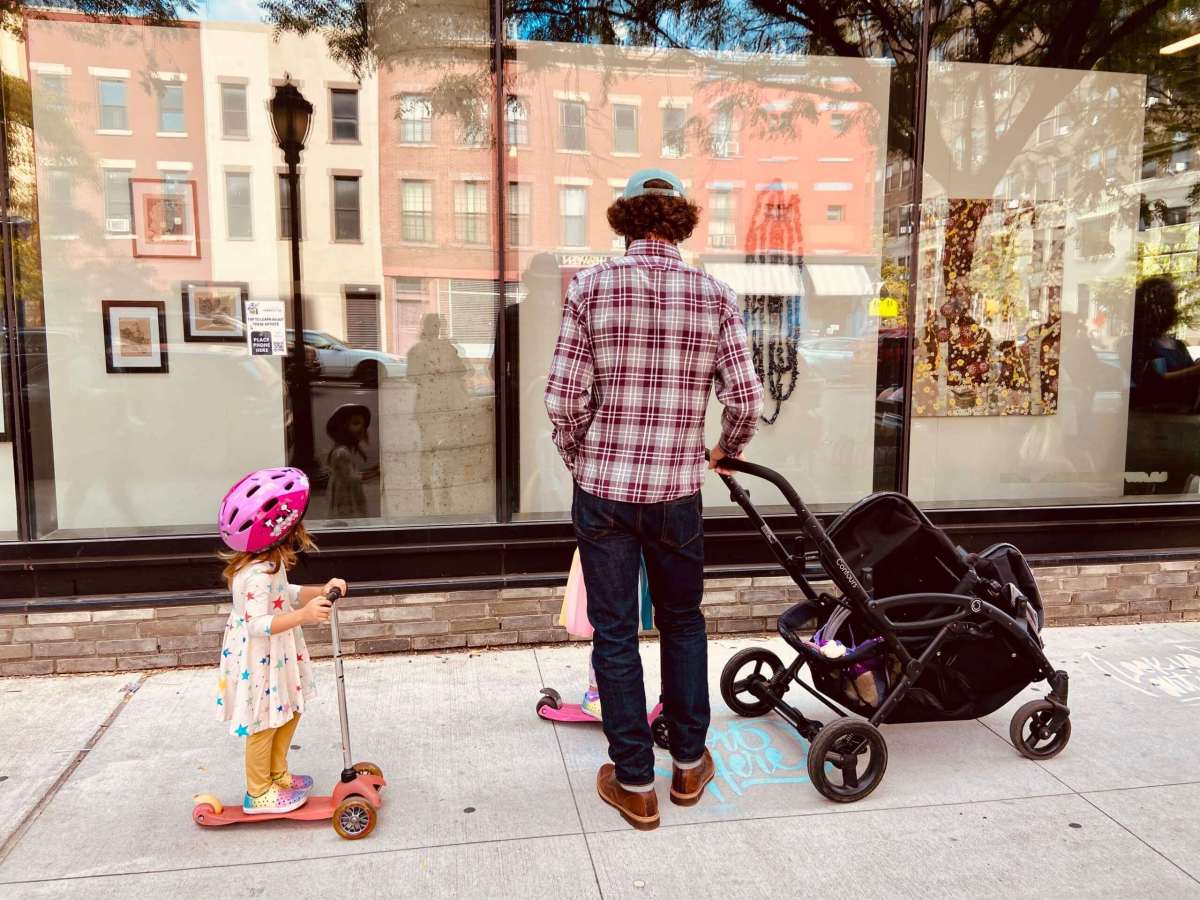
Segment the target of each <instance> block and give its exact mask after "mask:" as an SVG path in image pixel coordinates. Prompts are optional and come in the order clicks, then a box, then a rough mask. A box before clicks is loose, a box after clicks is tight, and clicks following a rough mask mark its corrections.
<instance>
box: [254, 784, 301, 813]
mask: <svg viewBox="0 0 1200 900" xmlns="http://www.w3.org/2000/svg"><path fill="white" fill-rule="evenodd" d="M307 800H308V794H306V793H304V792H303V791H293V790H289V789H287V788H281V787H278V786H277V785H274V784H273V785H271V786H270V787H269V788H267V789H266V790H265V791H263V793H262V794H260V795H259V796H257V797H251V796H250V795H249V794H246V796H245V798H243V800H242V812H244V813H245V814H246V815H248V816H253V815H258V814H261V813H276V814H278V813H287V812H291V811H292V810H293V809H299V808H300V807H302V806H303V805H304V804H305V802H306V801H307Z"/></svg>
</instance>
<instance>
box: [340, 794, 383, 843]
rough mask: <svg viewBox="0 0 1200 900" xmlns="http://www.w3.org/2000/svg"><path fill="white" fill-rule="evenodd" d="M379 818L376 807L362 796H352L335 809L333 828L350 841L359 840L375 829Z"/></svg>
mask: <svg viewBox="0 0 1200 900" xmlns="http://www.w3.org/2000/svg"><path fill="white" fill-rule="evenodd" d="M377 819H378V814H377V813H376V812H375V807H373V806H372V805H371V804H370V803H368V802H367V801H366V800H364V799H363V798H362V797H351V798H350V799H348V800H344V801H342V803H341V805H339V806H338V808H337V809H335V810H334V811H333V830H334V831H336V832H337V833H338V834H339V835H341V836H342V837H344V838H345V839H346V840H348V841H357V840H359V839H361V838H365V837H366V836H367V835H368V834H370V833H371V832H372V831H373V830H374V829H375V822H376V821H377Z"/></svg>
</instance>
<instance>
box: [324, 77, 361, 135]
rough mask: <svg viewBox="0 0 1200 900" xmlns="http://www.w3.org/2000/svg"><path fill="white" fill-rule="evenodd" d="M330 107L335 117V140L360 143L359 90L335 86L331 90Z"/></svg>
mask: <svg viewBox="0 0 1200 900" xmlns="http://www.w3.org/2000/svg"><path fill="white" fill-rule="evenodd" d="M329 107H330V113H331V115H332V118H333V134H332V138H333V140H334V141H336V142H345V143H350V144H356V143H358V91H356V90H351V89H349V88H334V89H333V90H331V91H330V92H329Z"/></svg>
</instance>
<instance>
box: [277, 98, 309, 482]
mask: <svg viewBox="0 0 1200 900" xmlns="http://www.w3.org/2000/svg"><path fill="white" fill-rule="evenodd" d="M312 114H313V105H312V104H311V103H309V102H308V101H307V100H305V99H304V95H303V94H301V93H300V91H299V90H298V89H297V88H296V86H295V85H294V84H292V79H291V76H288V78H287V80H286V82H285V83H284V84H281V85H278V86H277V87H276V88H275V96H274V97H272V98H271V126H272V127H273V128H274V130H275V141H276V143H278V144H279V149H281V150H282V151H283V160H284V162H285V163H287V185H288V198H289V200H290V202H289V203H288V226H289V228H288V230H289V237H290V238H291V249H292V346H291V353H290V354H289V355H290V363H291V372H292V385H293V390H292V426H293V427H292V430H293V454H294V456H293V464H294V465H295V466H297V468H300V469H302V470H304V471H305V472H308V473H309V474H310V475H312V474H313V471H312V470H313V468H314V460H313V410H312V385H311V384H310V382H309V377H308V366H307V365H306V362H305V358H304V301H303V298H302V296H301V287H300V176H299V173H298V171H297V169H298V167H299V165H300V154H301V152H303V150H304V141H305V139H306V138H307V137H308V129H309V127H310V126H311V125H312Z"/></svg>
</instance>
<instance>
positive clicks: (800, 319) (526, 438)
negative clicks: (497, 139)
mask: <svg viewBox="0 0 1200 900" xmlns="http://www.w3.org/2000/svg"><path fill="white" fill-rule="evenodd" d="M818 7H819V8H818ZM605 9H606V10H608V11H607V12H605V11H598V9H597V8H596V7H587V8H586V10H585V9H584V7H583V6H582V5H578V4H574V3H571V2H566V3H561V4H557V5H556V6H555V10H556V11H557V14H556V15H555V16H551V17H542V16H539V15H538V14H536V13H534V12H532V11H531V12H526V11H525V10H524V7H523V6H521V5H520V4H517V3H513V4H510V5H509V6H508V11H509V23H508V29H507V33H508V35H509V36H510V40H509V41H508V51H509V52H508V56H510V57H511V60H512V61H511V62H509V63H508V64H507V66H506V70H505V77H506V79H507V80H506V91H507V92H508V93H510V94H512V95H515V96H518V97H520V98H521V100H522V101H523V102H524V103H525V104H526V106H527V107H528V110H529V122H530V137H531V139H530V144H529V145H528V147H527V148H518V149H517V150H515V151H513V150H511V149H510V150H509V152H507V153H506V154H505V157H504V158H505V161H506V169H507V173H506V174H507V177H508V178H509V179H510V180H512V181H514V182H518V183H521V184H527V185H528V191H529V194H530V196H531V202H532V205H533V208H534V209H535V210H536V214H535V215H534V216H533V217H532V222H531V224H530V229H529V230H530V235H529V237H530V240H529V241H528V242H525V241H522V242H520V243H518V242H514V241H511V240H510V242H509V243H510V246H512V247H515V249H512V250H510V251H509V254H508V260H507V261H508V268H510V269H512V268H515V269H516V270H517V273H518V277H519V280H520V291H519V294H518V297H519V328H518V331H519V354H518V359H519V385H520V403H519V421H520V431H519V433H520V438H519V452H518V454H517V455H518V456H519V469H520V473H519V485H520V491H519V501H518V505H519V511H520V514H521V515H524V516H539V515H541V516H563V515H565V514H566V511H567V510H568V507H569V505H570V478H569V475H568V474H567V472H566V470H565V468H564V467H563V465H562V463H561V461H560V460H559V458H558V455H557V453H556V451H555V448H554V445H553V444H552V442H551V440H550V426H549V423H548V421H547V419H546V413H545V410H544V407H543V403H542V394H543V390H544V387H545V381H546V373H547V370H548V367H549V361H550V356H551V352H552V350H553V346H554V341H555V337H556V335H557V332H558V328H559V322H560V319H561V309H562V301H563V296H564V292H565V289H566V286H567V284H568V283H569V281H570V279H571V277H572V276H573V275H574V273H576V272H578V271H579V270H581V269H583V268H585V267H588V266H592V265H595V264H597V263H601V262H603V261H604V260H606V259H608V258H611V257H613V256H618V255H620V254H622V253H623V252H624V242H623V240H622V239H620V238H615V236H614V234H613V231H612V230H611V228H610V227H609V226H608V222H607V219H606V213H607V210H608V208H609V206H610V204H611V203H612V202H613V200H614V198H615V197H616V196H618V195H619V194H620V193H621V190H622V189H623V187H624V185H625V183H626V180H627V179H628V178H629V176H630V175H631V174H632V173H633V172H634V171H635V170H636V169H638V168H642V167H645V166H658V167H663V168H667V169H670V170H671V171H672V172H674V173H675V174H677V175H678V176H679V177H680V178H681V179H682V180H683V183H684V185H685V187H686V189H687V192H688V194H689V195H690V196H691V197H692V198H693V199H694V200H695V202H696V203H697V204H698V205H699V206H700V207H701V210H702V211H701V218H700V224H699V226H698V227H697V229H696V231H695V233H694V234H693V235H692V237H691V238H690V239H689V240H687V241H685V242H684V243H683V244H682V245H681V247H680V249H681V252H682V255H683V258H684V260H685V262H687V263H689V264H691V265H693V266H697V267H699V268H702V269H704V270H705V271H707V272H709V273H711V274H712V275H714V276H715V277H717V278H719V279H721V280H722V281H725V282H726V283H727V284H729V285H730V286H731V287H733V288H734V289H735V290H736V291H737V293H738V295H739V298H740V301H739V302H740V304H741V309H742V311H743V317H744V319H745V321H746V324H747V329H748V332H749V335H750V340H751V344H752V352H753V354H754V358H755V361H756V365H757V367H758V369H759V373H760V377H761V378H762V379H763V381H764V383H765V386H766V393H767V404H766V408H765V410H764V420H763V421H762V422H761V423H760V427H759V432H758V435H757V436H756V437H755V438H754V440H753V442H752V443H751V445H750V447H749V449H748V456H749V457H750V458H753V459H757V460H761V461H762V462H764V463H766V464H768V465H771V466H773V467H776V468H778V469H779V470H781V471H782V472H784V473H785V474H786V475H787V477H788V478H789V479H791V480H792V482H793V483H794V484H795V485H796V486H797V487H798V488H799V489H800V490H801V492H802V493H803V494H804V496H805V497H806V499H808V500H809V501H811V502H813V503H814V504H816V505H818V506H819V505H822V504H833V505H838V504H845V503H847V502H849V501H852V500H854V499H857V498H858V497H860V496H862V495H863V494H865V493H868V492H870V491H871V489H872V487H873V486H875V484H876V483H877V482H878V483H880V484H881V486H884V487H894V486H895V478H896V453H895V447H896V442H897V441H898V438H899V426H898V422H899V421H901V420H902V405H901V401H900V400H899V399H898V398H897V397H896V395H895V392H896V390H897V389H898V388H899V386H900V383H901V381H902V378H901V375H900V373H901V372H902V371H903V358H902V356H899V355H898V354H897V353H892V356H895V357H896V359H895V360H891V359H890V358H889V361H888V364H887V365H886V366H883V364H882V362H881V355H880V354H881V349H882V348H883V347H884V345H885V344H889V345H894V347H895V348H896V349H899V348H902V347H903V342H904V337H903V329H902V325H903V322H904V316H905V309H904V307H905V306H906V305H907V303H906V299H907V294H906V290H905V282H904V279H903V277H902V276H898V275H897V273H896V272H895V266H896V264H895V263H894V262H892V261H891V260H893V259H898V258H900V257H902V256H906V255H907V254H908V250H907V249H906V247H905V245H904V240H903V239H902V238H899V237H897V238H896V239H895V240H891V241H889V240H887V236H886V235H885V233H884V231H883V222H884V211H885V208H886V206H887V205H888V204H889V203H894V204H896V205H899V204H900V201H901V199H902V196H901V195H902V193H903V191H904V190H907V194H905V195H904V196H907V198H908V201H909V202H911V181H910V182H909V184H908V185H907V186H906V187H905V188H901V187H900V186H899V185H897V186H896V191H895V194H894V196H893V195H888V196H886V197H885V190H884V167H885V165H886V164H887V162H888V161H889V146H891V147H893V148H895V149H894V150H893V155H894V156H895V158H897V159H902V158H908V157H907V154H906V153H905V149H904V148H905V147H906V146H907V141H908V140H909V138H910V137H911V126H910V125H907V124H904V123H906V119H905V116H906V115H907V113H908V110H907V106H906V105H905V102H906V101H904V100H903V99H902V100H901V101H900V106H899V109H895V108H893V104H892V92H893V89H894V88H893V84H894V75H895V70H896V65H895V64H894V62H893V61H891V60H888V59H885V58H876V57H882V56H883V52H882V47H883V46H884V44H883V41H885V39H887V38H888V37H889V35H884V34H882V33H879V32H875V31H872V29H873V28H874V27H875V25H874V24H873V23H872V22H870V21H862V20H860V18H859V17H858V16H857V13H856V14H854V15H853V16H847V18H845V19H842V18H840V17H839V14H838V13H836V12H833V11H830V10H829V8H828V5H827V4H819V5H818V4H811V8H810V5H809V4H804V3H802V4H799V5H798V6H796V7H795V9H796V10H797V12H795V14H794V15H793V13H792V12H786V13H785V12H781V11H777V9H776V7H775V6H774V5H771V4H766V3H757V2H751V3H747V4H743V3H729V4H720V3H718V4H711V5H708V6H706V7H705V8H704V10H703V11H699V10H698V11H697V12H696V14H695V19H694V20H692V19H689V20H688V22H689V24H687V25H684V23H683V22H682V21H681V19H679V18H678V8H677V7H676V6H672V5H671V4H666V3H663V4H654V3H651V4H642V5H639V6H638V7H637V8H636V9H631V8H626V7H622V8H621V9H620V10H617V9H615V8H608V7H606V8H605ZM789 9H792V8H789ZM816 18H820V19H821V20H822V21H824V22H826V25H824V26H823V28H824V31H823V32H822V34H821V36H820V37H817V36H816V35H815V34H814V32H813V30H812V29H811V28H810V25H811V23H812V21H814V20H815V19H816ZM890 24H891V26H892V30H891V32H890V33H889V34H890V36H895V34H896V33H897V31H899V32H900V33H902V34H903V35H904V36H906V37H911V36H912V35H913V34H914V32H913V31H912V27H913V26H912V23H911V22H910V21H908V20H905V21H903V22H901V23H899V24H897V23H890ZM735 33H737V34H742V35H744V38H739V39H738V41H739V43H738V44H737V45H735V44H734V43H733V41H732V39H731V38H729V39H727V37H726V36H727V35H732V34H735ZM743 41H744V42H743ZM909 46H912V45H909ZM901 49H902V48H901ZM903 83H904V85H906V86H907V87H908V88H910V87H911V73H906V75H905V81H904V82H903ZM900 94H901V97H902V98H903V97H904V96H905V94H904V91H903V90H901V91H900ZM897 121H899V122H900V123H901V124H902V126H903V127H901V126H897V125H896V124H895V123H896V122H897ZM639 131H640V132H641V133H640V134H639ZM889 142H890V143H889ZM547 212H548V213H549V215H547V214H546V213H547ZM881 292H886V294H885V296H884V297H883V298H882V299H881ZM881 379H885V380H882V381H881ZM881 394H882V395H886V402H885V403H884V405H883V410H884V413H882V414H881V413H877V409H879V404H877V399H876V398H877V396H880V395H881ZM892 410H895V411H896V413H897V414H896V415H892ZM719 414H720V410H719V407H718V405H717V404H716V401H715V399H714V400H713V403H712V406H711V408H710V411H709V419H708V423H707V428H706V439H707V442H708V443H709V444H710V445H711V444H713V443H715V442H716V440H717V439H718V437H719V434H720V428H719V421H718V417H719ZM883 414H887V415H888V416H890V418H889V421H888V424H887V425H885V426H878V425H877V420H878V419H879V418H880V417H881V416H882V415H883ZM763 490H764V491H766V488H765V487H764V489H763ZM756 500H757V501H758V502H762V503H766V504H771V503H775V502H778V501H779V500H780V498H779V497H778V496H777V495H773V494H770V493H765V494H764V497H762V498H758V497H756ZM705 502H706V505H707V506H708V507H709V508H710V509H712V508H721V507H727V506H728V505H729V498H728V492H727V491H725V490H723V488H722V486H721V485H720V483H719V482H718V481H717V480H716V479H709V483H708V484H707V485H706V489H705Z"/></svg>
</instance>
